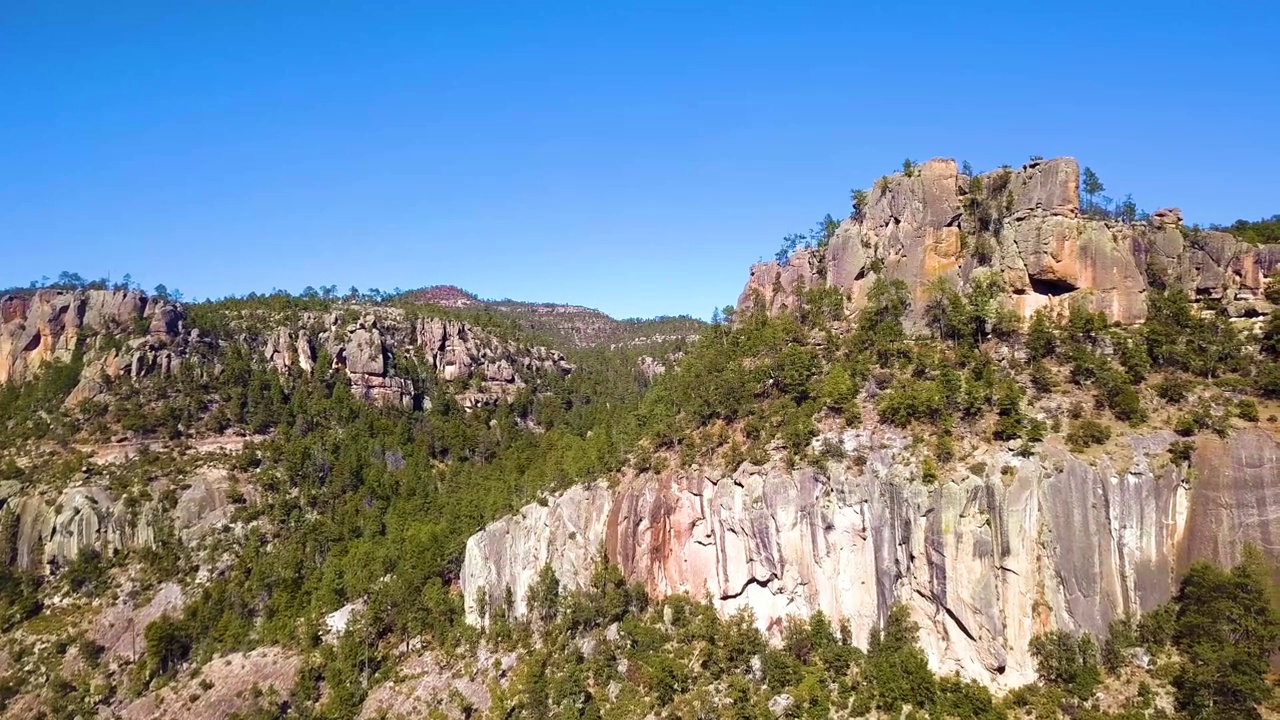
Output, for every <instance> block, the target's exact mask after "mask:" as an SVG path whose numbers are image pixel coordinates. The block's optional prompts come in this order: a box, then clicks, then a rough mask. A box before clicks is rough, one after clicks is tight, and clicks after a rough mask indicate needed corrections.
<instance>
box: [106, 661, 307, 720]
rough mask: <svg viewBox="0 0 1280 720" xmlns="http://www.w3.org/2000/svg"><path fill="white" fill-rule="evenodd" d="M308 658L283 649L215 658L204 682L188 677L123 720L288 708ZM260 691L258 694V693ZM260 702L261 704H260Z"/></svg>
mask: <svg viewBox="0 0 1280 720" xmlns="http://www.w3.org/2000/svg"><path fill="white" fill-rule="evenodd" d="M301 666H302V656H300V655H298V654H297V653H295V652H293V651H290V650H285V649H283V648H278V647H263V648H258V649H257V650H253V651H251V652H247V653H232V654H231V655H224V656H222V657H218V658H214V659H213V660H211V661H210V662H209V663H208V664H206V665H205V666H203V667H202V668H200V673H199V676H198V677H197V676H195V675H183V676H181V677H179V678H178V679H177V680H176V681H175V682H173V683H172V684H170V685H166V686H165V687H164V688H163V689H161V690H159V691H157V692H152V693H148V694H146V695H143V696H142V697H139V698H138V699H136V700H133V701H131V702H128V704H125V705H124V706H123V707H121V708H119V710H118V712H119V717H120V718H122V720H167V719H168V718H184V719H185V720H221V719H222V718H225V717H228V716H230V715H232V714H234V713H249V712H251V711H253V710H254V709H255V708H265V707H271V708H272V709H273V710H274V709H276V708H277V705H275V704H273V703H276V704H283V703H284V702H285V701H286V700H287V699H288V697H289V694H290V693H291V692H293V687H294V685H295V684H296V683H297V680H298V669H299V668H300V667H301ZM254 688H257V691H256V692H255V691H254ZM259 698H260V699H259Z"/></svg>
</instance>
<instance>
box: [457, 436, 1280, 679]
mask: <svg viewBox="0 0 1280 720" xmlns="http://www.w3.org/2000/svg"><path fill="white" fill-rule="evenodd" d="M837 439H838V442H840V443H841V444H842V445H843V447H844V449H845V451H846V452H847V453H848V456H849V457H850V458H852V459H851V460H846V461H841V462H833V463H830V464H829V465H828V466H827V467H826V468H811V467H803V468H798V469H795V470H786V469H784V468H783V467H781V466H778V465H769V466H767V467H755V466H751V465H744V466H742V467H740V468H738V469H737V470H736V471H734V472H732V473H727V474H726V473H723V472H719V471H679V472H671V473H667V474H663V475H661V476H651V475H643V476H638V477H629V478H624V479H623V481H622V482H621V483H620V485H619V486H618V487H617V489H610V488H608V487H607V486H605V485H603V484H593V485H586V486H581V487H577V488H573V489H571V490H569V491H566V492H565V493H563V494H561V495H559V496H557V497H555V498H553V499H552V500H551V501H550V502H548V503H547V504H545V505H530V506H528V507H526V508H524V509H523V510H521V512H520V513H519V514H517V515H513V516H510V517H507V518H504V519H502V520H499V521H497V522H495V523H493V524H492V525H490V526H489V527H488V528H486V529H485V530H484V531H482V532H480V533H478V534H477V535H475V536H473V537H472V538H471V539H470V540H469V541H468V543H467V549H466V557H465V561H464V564H463V568H462V575H461V586H462V591H463V593H464V597H465V600H466V603H467V615H468V619H469V620H470V621H471V622H475V623H479V622H483V620H484V618H483V611H484V609H485V606H486V605H487V606H488V607H494V606H495V604H496V603H501V602H503V599H504V597H505V593H506V590H507V588H510V590H511V597H512V599H513V601H514V607H513V608H512V610H513V611H514V612H516V613H520V612H522V611H523V610H524V606H525V602H526V598H527V596H528V591H529V588H530V586H531V584H532V582H533V580H534V578H535V577H536V575H537V573H538V571H539V569H540V568H541V567H542V566H543V565H544V564H547V563H550V564H551V567H552V568H553V569H554V570H555V572H556V574H557V576H558V577H559V578H560V581H561V583H562V586H563V587H570V588H576V587H583V586H584V584H585V583H586V582H587V581H588V578H589V575H590V569H591V567H592V558H593V556H594V555H595V553H596V552H597V549H598V548H600V547H604V548H605V549H606V552H607V553H608V556H609V559H610V560H611V561H613V562H615V563H617V564H618V565H619V566H620V567H621V568H622V569H623V571H624V573H625V575H626V576H627V577H628V578H629V579H631V580H634V581H639V582H642V583H644V585H645V586H646V587H647V588H648V589H649V591H650V592H651V593H652V594H654V595H655V596H665V595H670V594H672V593H687V594H689V595H692V596H695V597H706V598H708V599H709V600H710V601H711V602H712V603H713V604H714V605H715V606H716V607H717V608H718V609H719V610H720V611H722V612H724V613H731V612H733V611H735V610H737V609H738V608H742V607H747V608H750V609H751V610H752V611H753V612H754V614H755V616H756V619H757V622H758V623H759V625H760V627H761V628H762V629H764V630H766V631H768V630H772V629H776V628H778V627H779V625H780V622H781V621H782V619H783V618H785V617H787V616H789V615H801V616H804V615H809V614H811V613H813V612H814V611H816V610H819V609H820V610H822V611H824V612H825V613H826V614H827V615H828V616H830V617H831V618H832V619H833V621H836V622H840V621H844V622H848V623H849V624H850V626H851V628H852V629H853V632H854V636H855V637H856V638H858V639H860V640H861V639H865V638H866V637H867V635H868V632H869V631H870V630H871V629H872V628H873V627H874V626H875V625H876V624H877V623H879V622H881V621H882V620H883V619H884V618H885V616H886V614H887V612H888V610H889V607H890V606H891V605H892V604H893V603H894V602H903V603H906V604H907V605H908V606H909V607H910V609H911V612H912V614H913V616H914V618H915V620H916V621H917V622H919V623H920V625H921V627H922V631H921V638H920V640H921V644H922V646H923V647H924V649H925V651H926V653H927V654H928V656H929V658H930V661H931V663H932V665H933V666H934V668H935V669H936V670H938V671H939V672H944V673H945V672H952V671H957V672H960V673H961V674H962V675H964V676H966V677H969V678H973V679H977V680H979V681H982V682H984V683H987V684H989V685H991V686H993V687H998V688H1007V687H1013V686H1017V685H1019V684H1022V683H1024V682H1027V681H1029V680H1031V679H1033V677H1034V665H1033V662H1032V658H1031V657H1030V655H1029V654H1028V650H1027V645H1028V641H1029V640H1030V639H1031V637H1032V636H1033V635H1034V634H1035V633H1037V632H1039V631H1042V630H1046V629H1049V628H1055V627H1057V628H1066V629H1070V630H1073V631H1089V632H1092V633H1095V634H1103V633H1105V630H1106V627H1107V624H1108V622H1110V621H1111V620H1112V619H1113V618H1115V617H1118V616H1120V615H1121V614H1123V613H1125V612H1129V611H1133V612H1141V611H1145V610H1150V609H1151V608H1153V607H1155V606H1156V605H1158V604H1160V603H1161V602H1164V601H1165V600H1167V599H1168V598H1169V597H1170V596H1171V593H1172V591H1173V588H1174V583H1175V581H1176V577H1177V573H1178V572H1180V571H1181V570H1185V568H1186V567H1187V566H1188V564H1189V563H1190V562H1191V561H1192V560H1194V559H1197V558H1209V559H1213V560H1216V561H1218V562H1222V563H1230V562H1232V561H1234V560H1235V559H1236V558H1237V557H1238V554H1239V552H1240V548H1241V547H1242V545H1243V544H1244V543H1245V542H1254V543H1257V544H1259V545H1260V546H1261V547H1262V548H1263V549H1264V550H1265V551H1266V552H1268V553H1270V554H1271V555H1272V556H1273V557H1280V534H1278V532H1280V531H1278V528H1280V523H1278V522H1277V519H1278V518H1280V476H1278V475H1280V462H1278V460H1280V458H1278V457H1277V455H1278V454H1280V442H1277V439H1276V438H1274V437H1272V436H1271V435H1269V434H1268V433H1266V432H1265V431H1262V430H1241V431H1237V432H1235V433H1234V434H1232V435H1231V436H1230V437H1229V438H1228V439H1226V440H1221V441H1219V440H1205V441H1203V442H1201V443H1200V444H1199V446H1198V448H1197V450H1196V453H1195V455H1194V457H1193V460H1192V463H1191V465H1190V467H1189V468H1188V467H1183V466H1176V465H1173V464H1171V461H1170V459H1169V455H1168V453H1167V448H1168V445H1169V443H1170V442H1171V441H1172V440H1173V439H1174V436H1173V435H1172V434H1169V433H1155V434H1152V435H1145V436H1144V435H1138V436H1133V437H1131V438H1129V439H1127V440H1126V441H1124V443H1123V445H1124V447H1118V448H1113V452H1112V453H1111V454H1109V455H1105V456H1103V457H1102V458H1100V459H1098V460H1096V461H1094V462H1092V463H1090V462H1088V461H1086V460H1084V459H1081V458H1079V457H1076V456H1073V455H1072V454H1070V453H1068V452H1067V451H1066V450H1064V449H1061V448H1058V447H1053V446H1049V447H1046V449H1045V451H1044V452H1043V453H1042V454H1041V455H1040V456H1038V457H1035V458H1032V459H1023V458H1019V457H1016V456H1015V455H1013V454H1012V453H1010V452H1007V451H1004V450H988V451H986V453H985V455H983V456H982V460H981V461H980V462H978V463H975V464H972V465H970V466H969V468H968V470H967V471H966V470H963V469H958V468H957V469H956V470H955V471H954V473H953V475H952V477H951V478H950V479H949V481H948V482H945V483H941V484H938V485H933V486H928V485H924V484H922V483H921V482H920V481H919V480H918V479H917V478H916V477H914V476H915V475H916V474H917V471H916V463H915V461H914V460H913V457H914V456H913V455H912V454H911V450H910V447H909V446H910V439H909V438H907V437H905V436H903V435H899V434H897V433H894V432H885V433H872V432H871V431H867V430H858V431H848V432H845V433H844V434H842V435H841V436H839V437H838V438H837ZM1121 456H1124V457H1130V456H1131V457H1132V460H1125V461H1121V460H1119V459H1116V458H1119V457H1121ZM481 598H483V600H481Z"/></svg>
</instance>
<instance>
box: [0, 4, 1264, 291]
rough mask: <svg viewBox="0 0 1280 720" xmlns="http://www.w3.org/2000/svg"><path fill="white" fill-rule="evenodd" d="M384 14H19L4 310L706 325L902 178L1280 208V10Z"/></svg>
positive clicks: (4, 139) (144, 8)
mask: <svg viewBox="0 0 1280 720" xmlns="http://www.w3.org/2000/svg"><path fill="white" fill-rule="evenodd" d="M391 5H392V4H391V3H385V4H383V3H338V2H320V3H316V2H309V3H305V4H304V3H296V4H290V3H286V2H267V3H263V2H239V3H236V2H217V3H199V2H184V3H171V2H165V3H154V4H147V3H132V2H115V3H68V2H63V3H19V2H17V1H16V0H0V98H3V100H2V101H0V258H3V259H2V260H0V287H3V286H8V285H15V284H26V283H27V281H29V280H31V279H33V278H38V277H40V276H42V275H50V276H54V275H57V273H58V272H59V271H61V270H72V271H77V272H80V273H82V274H83V275H85V276H88V277H98V276H104V275H108V274H110V275H111V276H112V277H114V278H118V277H120V276H121V275H123V274H124V273H126V272H128V273H132V275H133V277H134V278H135V279H136V280H138V281H140V282H141V283H143V284H144V285H145V286H147V287H151V286H152V285H154V284H156V283H160V282H163V283H165V284H167V285H168V286H169V287H171V288H172V287H177V288H180V289H182V290H183V291H184V292H185V293H186V295H187V297H189V298H190V297H193V296H194V297H199V298H203V297H205V296H215V297H216V296H222V295H226V294H229V293H232V294H241V293H245V292H249V291H252V290H258V291H268V290H270V289H272V288H273V287H281V288H286V289H290V290H295V291H296V290H300V289H301V288H303V287H304V286H306V285H317V286H318V285H324V284H336V285H338V286H340V287H341V288H344V289H345V288H346V287H349V286H351V285H357V286H359V287H361V288H369V287H378V288H382V289H391V288H393V287H402V288H410V287H419V286H424V285H432V284H438V283H448V284H456V285H459V286H462V287H464V288H467V289H469V290H471V291H473V292H476V293H478V294H480V295H481V296H486V297H512V298H517V299H530V300H546V301H558V302H573V303H580V304H585V305H590V306H594V307H599V308H601V309H603V310H605V311H607V312H609V313H611V314H613V315H616V316H649V315H657V314H681V313H689V314H694V315H700V316H707V315H709V314H710V312H711V309H712V308H714V307H717V306H722V305H725V304H727V303H731V302H733V301H734V300H735V299H736V297H737V294H738V292H739V291H740V290H741V287H742V285H743V283H744V282H745V280H746V277H747V270H748V265H749V264H750V263H752V262H754V261H756V260H757V259H759V258H761V257H764V256H770V255H772V254H773V252H774V251H775V250H776V248H777V246H778V244H779V239H780V238H781V237H782V236H783V235H785V234H787V233H789V232H794V231H797V230H800V229H806V228H808V227H810V226H812V224H813V223H814V221H816V220H817V218H819V217H820V216H821V215H822V214H823V213H826V212H831V213H833V214H836V215H840V214H841V213H844V212H847V208H848V205H847V202H848V200H847V198H848V191H849V189H850V188H851V187H863V186H869V185H870V184H871V183H872V182H873V180H874V179H875V178H876V177H877V176H879V175H881V174H883V173H885V172H887V171H889V170H891V169H894V168H896V167H898V166H900V165H901V162H902V159H903V158H904V157H911V158H915V159H917V160H924V159H928V158H930V157H933V156H939V155H941V156H949V157H956V158H958V159H962V160H964V159H967V160H969V161H970V162H971V163H972V164H973V165H974V166H975V167H977V168H979V169H985V168H990V167H994V166H997V165H999V164H1001V163H1005V162H1008V163H1011V164H1018V163H1021V162H1023V161H1025V160H1026V158H1027V157H1028V156H1029V155H1032V154H1039V155H1044V156H1055V155H1068V154H1069V155H1074V156H1076V157H1077V158H1079V159H1080V160H1081V161H1082V163H1084V164H1088V165H1091V166H1092V167H1093V168H1094V169H1095V170H1097V171H1098V173H1099V175H1100V176H1101V177H1102V179H1103V181H1104V182H1105V183H1106V184H1107V186H1108V190H1109V191H1112V194H1115V195H1118V196H1122V195H1123V194H1124V193H1126V192H1130V193H1132V194H1133V196H1134V198H1135V200H1137V202H1138V203H1139V205H1140V206H1142V207H1145V208H1147V209H1155V208H1157V207H1160V206H1164V205H1179V206H1181V207H1182V208H1183V210H1184V213H1185V215H1186V216H1187V218H1188V220H1189V221H1194V222H1201V223H1206V224H1207V223H1210V222H1230V221H1232V220H1234V219H1236V218H1238V217H1246V218H1256V217H1261V216H1263V215H1270V214H1273V213H1277V212H1280V172H1278V171H1277V160H1278V159H1280V133H1277V132H1276V130H1275V127H1276V126H1277V124H1280V120H1278V118H1280V50H1277V47H1280V44H1278V43H1277V39H1278V38H1280V3H1274V2H1234V3H1233V2H1223V3H1213V4H1210V3H1203V2H1194V3H1193V2H1160V3H1155V2H1109V3H1092V2H1075V3H1027V2H1016V3H1014V2H985V3H955V2H945V3H944V2H928V1H923V0H922V1H920V2H913V3H906V2H894V3H888V2H886V3H848V2H846V3H806V2H795V3H777V2H702V3H667V2H645V3H627V4H623V3H610V2H600V3H592V4H589V5H590V7H589V8H587V9H584V8H583V7H580V6H583V5H588V4H587V3H554V2H520V3H488V2H472V3H416V4H410V3H396V4H395V5H412V7H411V8H404V7H401V8H392V7H391ZM977 8H981V10H980V11H979V10H977Z"/></svg>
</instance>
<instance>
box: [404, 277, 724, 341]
mask: <svg viewBox="0 0 1280 720" xmlns="http://www.w3.org/2000/svg"><path fill="white" fill-rule="evenodd" d="M401 299H403V300H407V301H409V302H415V303H421V304H425V305H437V306H440V307H449V308H467V309H488V310H494V311H498V312H501V313H504V314H508V315H510V317H511V318H512V319H513V320H514V321H515V322H516V323H517V324H518V325H520V326H521V327H522V328H524V329H525V330H527V331H529V332H531V333H533V334H535V335H537V336H540V337H545V338H546V339H547V340H548V341H551V342H553V343H554V344H557V345H559V346H572V347H595V346H602V345H610V346H613V345H644V344H650V343H655V342H663V341H666V340H671V339H675V338H683V337H687V336H691V335H696V334H698V333H699V332H700V331H701V330H702V328H703V327H705V326H706V323H705V322H703V321H701V320H698V319H696V318H691V317H689V316H687V315H681V316H678V317H658V318H650V319H638V318H629V319H624V320H618V319H616V318H612V317H610V316H608V315H606V314H604V313H602V312H600V311H599V310H593V309H591V308H588V307H582V306H581V305H559V304H555V303H535V302H522V301H518V300H510V299H504V300H482V299H480V298H478V297H476V296H475V295H474V294H472V293H469V292H467V291H466V290H463V289H461V288H457V287H454V286H452V285H435V286H432V287H427V288H422V289H420V290H410V291H409V292H406V293H404V295H402V296H401Z"/></svg>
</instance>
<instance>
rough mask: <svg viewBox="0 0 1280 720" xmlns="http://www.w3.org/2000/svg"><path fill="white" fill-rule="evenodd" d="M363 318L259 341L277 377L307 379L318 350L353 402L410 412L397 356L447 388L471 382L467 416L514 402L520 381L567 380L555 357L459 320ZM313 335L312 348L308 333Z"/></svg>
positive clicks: (384, 314) (306, 321) (325, 322)
mask: <svg viewBox="0 0 1280 720" xmlns="http://www.w3.org/2000/svg"><path fill="white" fill-rule="evenodd" d="M365 309H366V310H367V311H368V312H367V313H366V314H365V315H363V316H362V317H361V318H360V319H359V320H357V321H356V322H355V323H352V324H350V325H346V326H345V327H344V326H342V325H341V324H340V323H339V317H338V316H337V315H336V314H331V315H328V316H323V317H322V316H319V315H316V314H304V316H303V317H302V319H301V325H302V327H301V328H299V329H297V330H293V329H291V328H286V327H280V328H276V329H275V330H274V331H273V332H270V333H268V334H267V335H265V336H264V338H263V340H262V343H263V345H262V353H263V356H264V357H265V358H266V359H267V361H268V362H270V363H271V364H272V365H273V366H275V367H276V368H277V369H278V370H280V371H281V372H284V371H287V370H288V369H289V368H290V367H293V366H295V365H296V366H297V367H298V368H299V369H300V370H301V371H302V372H311V370H312V368H313V367H314V366H315V363H316V361H317V359H318V356H317V348H319V349H323V350H324V352H326V353H327V354H328V356H329V357H330V358H332V360H333V367H335V368H339V369H342V370H345V371H346V373H347V376H348V378H349V379H350V382H351V389H352V392H354V393H355V394H356V396H357V397H359V398H361V399H363V400H366V401H368V402H372V403H379V404H390V405H399V406H401V407H404V408H406V409H410V408H413V407H415V405H416V404H417V403H418V402H425V398H419V397H418V395H417V389H416V388H414V386H413V382H412V381H410V380H409V379H408V378H405V377H401V376H398V375H396V372H398V369H397V368H395V367H393V365H392V357H393V355H394V354H395V353H396V352H400V353H402V355H403V356H404V357H406V358H409V359H411V360H412V361H414V362H416V363H418V366H419V368H423V369H428V370H430V371H433V372H434V373H435V375H436V376H437V377H438V378H440V379H441V380H443V381H444V382H458V383H461V382H463V381H468V382H467V384H466V386H465V389H460V390H459V391H458V392H457V393H456V394H455V397H456V398H457V399H458V402H459V403H461V404H462V406H463V407H464V408H466V409H473V408H477V407H482V406H488V405H496V404H498V403H500V402H505V401H507V400H510V399H511V398H513V397H515V395H516V393H518V392H519V391H520V389H521V388H523V387H525V385H526V381H525V378H526V377H528V376H529V375H531V374H535V373H557V374H567V373H569V372H571V371H572V370H573V365H571V364H570V363H569V362H567V361H566V360H565V357H564V355H562V354H561V353H560V352H558V351H556V350H550V349H548V348H544V347H538V346H533V347H530V346H524V345H520V344H517V343H513V342H506V341H503V340H500V339H499V338H497V337H496V336H494V335H493V334H491V333H489V332H487V331H485V330H483V329H480V328H477V327H475V326H473V325H470V324H468V323H465V322H461V321H457V320H449V319H444V318H420V319H417V320H412V321H411V320H409V319H406V318H405V316H404V313H403V312H402V311H400V310H397V309H393V308H372V307H370V308H365ZM308 328H311V329H314V330H316V335H315V338H316V341H315V342H314V343H313V341H312V332H311V330H310V329H308Z"/></svg>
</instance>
